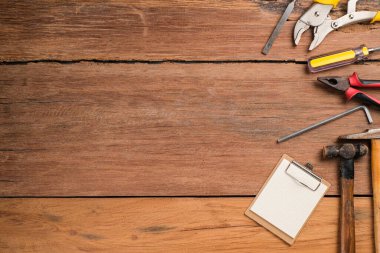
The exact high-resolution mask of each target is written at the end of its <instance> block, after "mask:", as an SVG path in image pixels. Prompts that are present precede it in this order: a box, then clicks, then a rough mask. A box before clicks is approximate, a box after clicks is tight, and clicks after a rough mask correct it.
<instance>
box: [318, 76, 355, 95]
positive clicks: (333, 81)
mask: <svg viewBox="0 0 380 253" xmlns="http://www.w3.org/2000/svg"><path fill="white" fill-rule="evenodd" d="M318 81H320V82H321V83H323V84H326V85H328V86H330V87H332V88H334V89H336V90H339V91H343V92H345V91H346V90H348V89H349V88H350V83H349V80H348V79H347V78H345V77H339V76H326V77H318Z"/></svg>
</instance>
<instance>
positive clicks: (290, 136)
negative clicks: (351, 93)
mask: <svg viewBox="0 0 380 253" xmlns="http://www.w3.org/2000/svg"><path fill="white" fill-rule="evenodd" d="M359 110H363V111H364V113H365V115H366V117H367V120H368V123H369V124H372V123H373V120H372V116H371V113H370V112H369V110H368V108H367V107H366V106H364V105H360V106H357V107H354V108H352V109H350V110H348V111H345V112H342V113H339V114H337V115H335V116H332V117H330V118H327V119H325V120H322V121H320V122H317V123H315V124H313V125H311V126H308V127H305V128H303V129H301V130H298V131H297V132H294V133H292V134H289V135H286V136H284V137H281V138H279V139H278V140H277V143H281V142H284V141H287V140H290V139H292V138H294V137H296V136H299V135H301V134H303V133H306V132H308V131H310V130H313V129H315V128H318V127H320V126H323V125H325V124H327V123H330V122H331V121H334V120H337V119H340V118H343V117H344V116H347V115H349V114H351V113H354V112H356V111H359Z"/></svg>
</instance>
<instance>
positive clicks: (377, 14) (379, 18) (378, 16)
mask: <svg viewBox="0 0 380 253" xmlns="http://www.w3.org/2000/svg"><path fill="white" fill-rule="evenodd" d="M377 21H380V11H378V12H377V13H376V15H375V17H374V18H373V19H372V21H371V24H372V23H375V22H377Z"/></svg>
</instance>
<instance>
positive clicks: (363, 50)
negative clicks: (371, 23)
mask: <svg viewBox="0 0 380 253" xmlns="http://www.w3.org/2000/svg"><path fill="white" fill-rule="evenodd" d="M376 51H380V47H377V48H368V47H366V46H365V45H361V46H360V47H357V48H354V49H345V50H341V51H336V52H332V53H328V54H324V55H319V56H315V57H312V58H310V59H309V60H308V61H307V66H308V68H309V70H310V72H312V73H317V72H321V71H324V70H328V69H334V68H339V67H342V66H346V65H349V64H352V63H355V62H359V61H363V60H366V59H368V57H367V56H368V55H369V54H370V53H372V52H376Z"/></svg>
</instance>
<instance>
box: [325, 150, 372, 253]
mask: <svg viewBox="0 0 380 253" xmlns="http://www.w3.org/2000/svg"><path fill="white" fill-rule="evenodd" d="M367 153H368V147H367V146H366V145H364V144H352V143H345V144H343V145H339V146H337V145H333V146H327V147H324V148H323V157H324V158H334V157H338V156H339V157H340V165H339V168H340V191H341V199H340V253H354V252H355V217H354V175H355V169H354V160H355V159H357V158H359V157H360V156H364V155H366V154H367Z"/></svg>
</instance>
